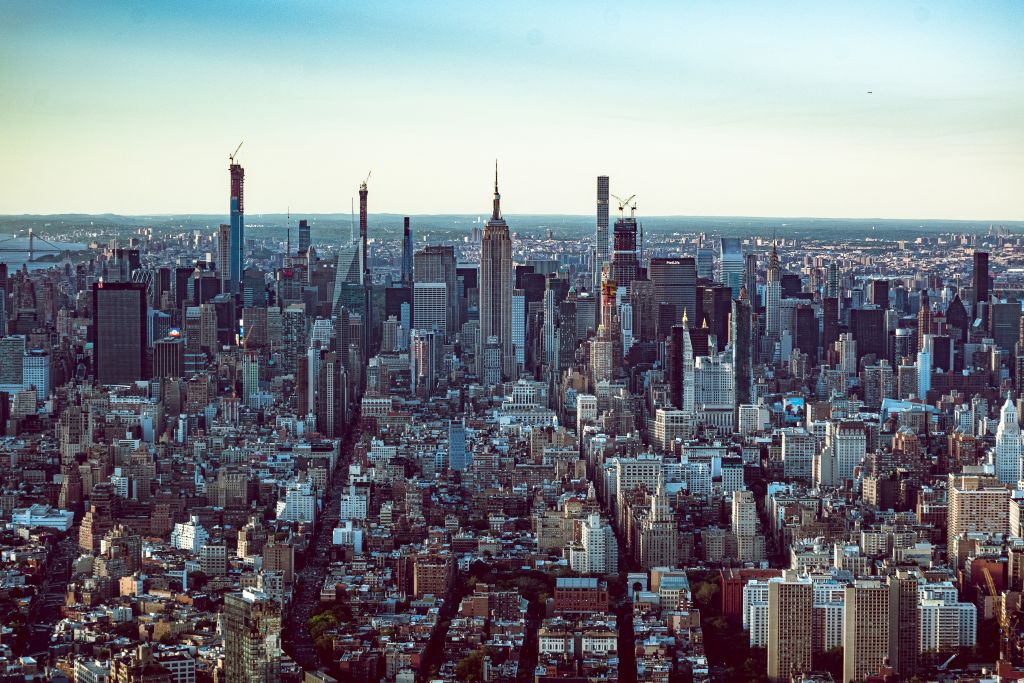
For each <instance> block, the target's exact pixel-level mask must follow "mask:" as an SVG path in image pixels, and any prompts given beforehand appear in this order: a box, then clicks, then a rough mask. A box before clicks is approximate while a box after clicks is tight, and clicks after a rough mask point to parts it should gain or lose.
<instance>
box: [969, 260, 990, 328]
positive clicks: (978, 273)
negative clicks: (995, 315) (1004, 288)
mask: <svg viewBox="0 0 1024 683" xmlns="http://www.w3.org/2000/svg"><path fill="white" fill-rule="evenodd" d="M972 275H973V278H972V280H973V282H972V284H973V285H974V300H973V301H972V304H973V309H974V311H973V312H974V317H975V319H977V318H978V317H979V315H978V314H979V311H980V307H979V304H982V303H987V302H988V297H989V286H990V283H991V277H990V276H989V272H988V252H986V251H975V252H974V269H973V272H972Z"/></svg>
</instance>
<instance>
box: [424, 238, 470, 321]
mask: <svg viewBox="0 0 1024 683" xmlns="http://www.w3.org/2000/svg"><path fill="white" fill-rule="evenodd" d="M413 280H414V281H415V283H416V286H419V285H421V284H427V283H431V284H434V283H442V284H444V285H445V287H446V289H445V296H446V297H447V298H446V300H445V303H444V314H445V321H446V322H445V327H444V329H445V330H447V333H448V334H455V332H456V331H457V330H458V329H459V324H460V321H459V287H458V285H459V276H458V273H457V272H456V270H455V249H454V248H453V247H450V246H446V245H435V244H432V245H429V246H427V247H424V248H423V249H422V250H420V251H417V252H416V253H415V254H413ZM413 295H414V298H415V288H414V290H413ZM416 305H417V304H416V303H415V301H414V303H413V312H414V315H415V316H416V317H417V318H418V317H419V314H418V312H417V311H416Z"/></svg>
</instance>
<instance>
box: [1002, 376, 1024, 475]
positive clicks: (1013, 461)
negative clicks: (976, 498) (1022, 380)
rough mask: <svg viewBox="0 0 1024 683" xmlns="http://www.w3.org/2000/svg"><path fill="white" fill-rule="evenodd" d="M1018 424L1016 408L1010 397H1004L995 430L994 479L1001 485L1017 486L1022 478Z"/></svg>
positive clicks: (1023, 473) (1023, 472)
mask: <svg viewBox="0 0 1024 683" xmlns="http://www.w3.org/2000/svg"><path fill="white" fill-rule="evenodd" d="M1021 439H1022V437H1021V432H1020V422H1019V420H1018V417H1017V408H1016V407H1015V406H1014V404H1013V402H1012V401H1011V400H1010V397H1009V396H1007V397H1006V401H1005V402H1004V403H1003V407H1002V409H1001V410H1000V411H999V427H998V428H997V429H996V448H995V466H996V478H997V479H998V480H999V481H1000V482H1001V483H1003V484H1011V485H1013V486H1014V487H1016V486H1017V482H1019V481H1020V480H1021V478H1022V477H1024V471H1022V467H1021V465H1022V461H1021V458H1022V454H1021V443H1022V441H1021Z"/></svg>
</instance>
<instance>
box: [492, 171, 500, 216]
mask: <svg viewBox="0 0 1024 683" xmlns="http://www.w3.org/2000/svg"><path fill="white" fill-rule="evenodd" d="M491 220H492V221H498V220H501V195H500V194H498V160H497V159H495V160H494V210H493V211H491Z"/></svg>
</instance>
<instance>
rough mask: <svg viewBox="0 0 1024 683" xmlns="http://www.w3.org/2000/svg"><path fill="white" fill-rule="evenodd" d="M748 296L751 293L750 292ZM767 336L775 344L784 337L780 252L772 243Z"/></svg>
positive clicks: (766, 290)
mask: <svg viewBox="0 0 1024 683" xmlns="http://www.w3.org/2000/svg"><path fill="white" fill-rule="evenodd" d="M747 294H748V295H750V294H751V292H750V291H749V290H748V292H747ZM764 304H765V315H766V318H765V334H766V335H767V336H768V338H769V339H770V340H772V341H773V342H776V341H779V339H780V338H781V337H782V267H781V266H780V265H779V252H778V251H777V250H776V248H775V243H774V242H773V243H772V251H771V253H770V254H769V255H768V274H767V280H766V284H765V290H764Z"/></svg>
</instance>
